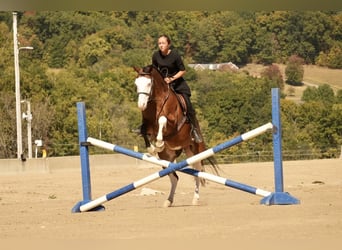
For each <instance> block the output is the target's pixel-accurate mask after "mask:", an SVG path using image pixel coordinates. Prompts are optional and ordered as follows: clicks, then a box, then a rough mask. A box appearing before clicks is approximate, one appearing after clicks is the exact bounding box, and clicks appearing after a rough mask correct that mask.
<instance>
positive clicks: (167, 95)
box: [133, 65, 218, 207]
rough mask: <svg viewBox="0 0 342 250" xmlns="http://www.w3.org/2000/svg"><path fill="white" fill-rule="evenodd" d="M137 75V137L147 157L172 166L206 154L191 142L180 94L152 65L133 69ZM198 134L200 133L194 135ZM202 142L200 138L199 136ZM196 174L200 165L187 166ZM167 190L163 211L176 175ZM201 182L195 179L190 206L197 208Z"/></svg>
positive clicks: (170, 201) (171, 198)
mask: <svg viewBox="0 0 342 250" xmlns="http://www.w3.org/2000/svg"><path fill="white" fill-rule="evenodd" d="M133 68H134V70H135V71H136V72H137V73H138V76H137V77H136V78H135V85H136V89H137V94H138V108H139V109H140V110H141V113H142V121H143V126H142V128H141V134H142V137H143V138H144V141H145V146H146V148H147V151H148V153H150V154H151V155H156V156H157V157H159V158H160V159H162V160H166V161H169V162H174V161H176V159H177V158H178V157H179V156H180V155H181V153H182V152H184V153H185V155H186V156H187V157H191V156H193V155H196V154H198V153H200V152H203V151H204V150H206V146H205V143H204V141H202V142H199V143H197V142H195V140H194V138H192V135H191V134H192V133H191V129H192V128H191V124H190V123H189V121H188V120H187V116H186V104H185V101H184V99H183V98H182V96H181V95H180V94H177V93H176V92H175V91H174V90H173V89H172V87H171V86H170V85H169V84H167V83H166V82H165V81H164V77H163V75H162V74H161V72H160V71H159V70H158V69H157V68H155V67H154V66H152V65H148V66H145V67H143V68H139V67H133ZM198 132H199V133H201V131H198ZM202 138H203V136H202ZM208 160H209V162H210V163H211V166H212V167H213V169H214V171H215V172H216V173H217V174H218V171H217V170H218V166H217V165H216V161H215V158H213V157H210V158H208ZM191 167H192V168H194V169H196V170H198V171H204V163H203V161H200V162H197V163H195V164H193V165H192V166H191ZM168 176H169V179H170V182H171V189H170V193H169V196H168V198H167V200H166V201H165V202H164V207H170V206H172V204H173V202H174V194H175V191H176V187H177V183H178V179H179V177H178V175H177V174H176V172H172V173H170V174H169V175H168ZM200 184H202V185H204V184H205V180H204V179H200V178H198V177H195V191H194V196H193V199H192V205H198V204H199V198H200V197H199V187H200Z"/></svg>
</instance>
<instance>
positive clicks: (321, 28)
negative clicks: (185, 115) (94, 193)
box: [0, 11, 342, 158]
mask: <svg viewBox="0 0 342 250" xmlns="http://www.w3.org/2000/svg"><path fill="white" fill-rule="evenodd" d="M341 27H342V14H341V13H340V12H334V11H330V12H326V11H325V12H323V11H304V12H299V11H273V12H248V11H243V12H236V11H215V12H207V11H189V12H188V11H176V12H172V11H162V12H158V11H120V12H119V11H107V12H106V11H104V12H99V11H89V12H84V11H38V12H18V33H19V37H18V39H19V42H20V46H32V47H34V50H32V51H26V50H22V51H20V56H19V57H20V76H21V95H22V99H27V100H30V102H31V109H32V112H33V120H32V138H33V141H34V140H35V139H42V140H43V142H44V147H45V148H46V149H47V152H48V155H49V156H63V155H76V154H78V146H77V143H78V139H77V138H78V134H77V117H76V102H78V101H84V102H85V103H86V108H87V119H88V120H87V121H88V133H89V134H90V135H92V136H94V137H97V138H100V139H103V140H105V141H109V142H113V143H115V144H119V145H123V146H126V147H130V148H131V147H133V145H139V147H140V148H141V149H142V150H143V144H142V139H141V138H140V137H138V136H137V135H135V134H134V133H132V132H131V130H132V129H133V128H136V127H137V126H138V125H139V124H140V122H141V121H140V119H141V116H140V112H139V111H138V109H137V104H136V101H137V96H136V91H135V86H134V78H135V76H136V75H135V74H136V73H135V72H134V71H133V69H132V66H145V65H147V64H150V62H151V59H150V58H151V55H152V52H153V51H154V50H155V49H156V39H157V37H158V36H159V35H160V34H168V35H169V36H170V37H171V38H172V44H173V47H174V48H176V49H177V50H178V51H179V53H180V54H181V55H182V56H183V58H184V61H185V63H186V64H188V63H220V62H229V61H230V62H233V63H235V64H236V65H239V66H243V65H245V64H247V63H251V62H253V63H260V64H264V65H269V67H268V68H267V69H268V70H266V71H265V72H264V73H263V75H262V77H261V78H254V77H252V76H250V75H248V74H247V73H246V72H241V71H237V72H234V71H230V70H223V71H209V70H205V71H201V72H198V71H195V70H194V69H192V68H189V67H187V75H186V78H187V80H188V82H189V84H190V85H191V87H192V89H193V102H194V106H195V108H196V111H197V113H198V116H199V119H200V123H201V127H202V128H203V132H204V136H205V139H206V141H207V144H208V145H209V146H210V145H215V143H217V142H219V141H222V140H225V139H226V138H227V137H230V136H233V135H236V134H238V133H243V132H246V131H247V130H249V129H253V128H255V127H257V126H260V125H261V124H263V123H264V122H268V121H269V119H270V115H271V108H270V107H271V103H270V102H271V101H270V93H271V92H270V89H271V88H272V87H280V88H281V89H282V87H283V85H284V82H283V80H282V78H283V77H282V76H281V75H279V71H278V70H277V69H276V68H275V67H274V64H273V63H285V64H286V63H288V62H289V58H291V56H292V58H293V56H296V57H298V58H301V60H302V61H303V63H305V64H316V65H319V66H324V67H330V68H337V69H341V68H342V56H341V54H342V53H341V51H342V42H341V41H342V40H341V38H342V29H341ZM0 34H1V36H0V42H1V47H0V49H1V57H0V68H1V72H2V77H1V79H0V108H1V109H0V116H1V123H0V158H14V157H16V130H15V129H14V128H15V127H16V126H15V124H16V121H15V95H14V64H13V33H12V13H11V12H0ZM297 68H298V67H297ZM295 69H296V67H295ZM290 73H293V70H292V71H290ZM295 73H296V72H295ZM289 76H290V74H289ZM296 77H297V75H296V74H295V78H294V79H295V80H294V83H298V81H299V82H300V79H299V80H298V78H296ZM341 96H342V95H341V93H340V92H337V93H334V92H333V91H332V89H331V88H330V87H329V85H325V84H324V83H322V86H320V87H318V88H309V89H308V90H307V91H305V92H304V95H303V100H302V102H301V103H294V102H292V101H289V100H286V99H282V100H281V105H282V119H283V129H284V132H283V140H284V142H283V147H284V149H286V150H299V149H301V150H302V149H306V150H309V151H311V152H312V151H317V152H319V157H334V156H336V154H337V151H338V149H339V147H340V145H341V144H342V142H341V138H342V136H341V135H342V128H341V124H342V122H341V117H342V115H341V114H342V108H341V106H342V104H341V103H342V100H341V99H342V98H341ZM283 97H285V93H283ZM22 109H24V106H23V107H22ZM25 129H26V126H25V122H23V142H24V144H25V143H26V144H27V141H26V140H25V136H24V135H25V133H26V130H25ZM269 140H270V138H269V136H267V135H264V136H261V137H260V138H256V139H255V140H253V141H252V142H250V143H246V144H243V145H242V144H241V145H240V146H238V147H236V148H234V149H231V151H237V152H245V151H246V150H255V151H258V152H262V151H267V150H269V147H270V143H269V142H270V141H269ZM24 148H25V145H24ZM26 148H27V147H26ZM91 150H92V151H93V152H94V153H98V152H102V151H99V150H98V149H91ZM231 151H228V152H227V154H230V153H232V152H231Z"/></svg>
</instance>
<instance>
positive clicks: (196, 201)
mask: <svg viewBox="0 0 342 250" xmlns="http://www.w3.org/2000/svg"><path fill="white" fill-rule="evenodd" d="M199 204H200V201H199V199H197V198H193V199H192V205H193V206H198V205H199Z"/></svg>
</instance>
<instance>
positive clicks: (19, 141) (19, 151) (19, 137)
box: [13, 12, 23, 159]
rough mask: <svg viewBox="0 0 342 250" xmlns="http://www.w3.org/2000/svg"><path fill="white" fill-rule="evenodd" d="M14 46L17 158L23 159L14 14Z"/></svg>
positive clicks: (14, 18)
mask: <svg viewBox="0 0 342 250" xmlns="http://www.w3.org/2000/svg"><path fill="white" fill-rule="evenodd" d="M13 46H14V74H15V104H16V121H17V158H18V159H21V157H22V153H23V143H22V128H21V109H20V75H19V49H18V34H17V13H16V12H13Z"/></svg>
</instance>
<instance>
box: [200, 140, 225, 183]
mask: <svg viewBox="0 0 342 250" xmlns="http://www.w3.org/2000/svg"><path fill="white" fill-rule="evenodd" d="M197 145H198V152H199V153H201V152H203V151H205V150H206V149H207V147H206V145H205V143H204V142H200V143H198V144H197ZM207 161H208V162H209V163H210V167H211V170H212V171H213V172H214V173H215V174H216V175H218V176H220V173H219V172H220V167H219V165H218V164H217V160H216V158H215V157H214V156H209V157H208V158H207V159H205V160H202V162H201V163H202V166H203V171H204V170H205V166H206V165H207V164H206V162H207Z"/></svg>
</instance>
